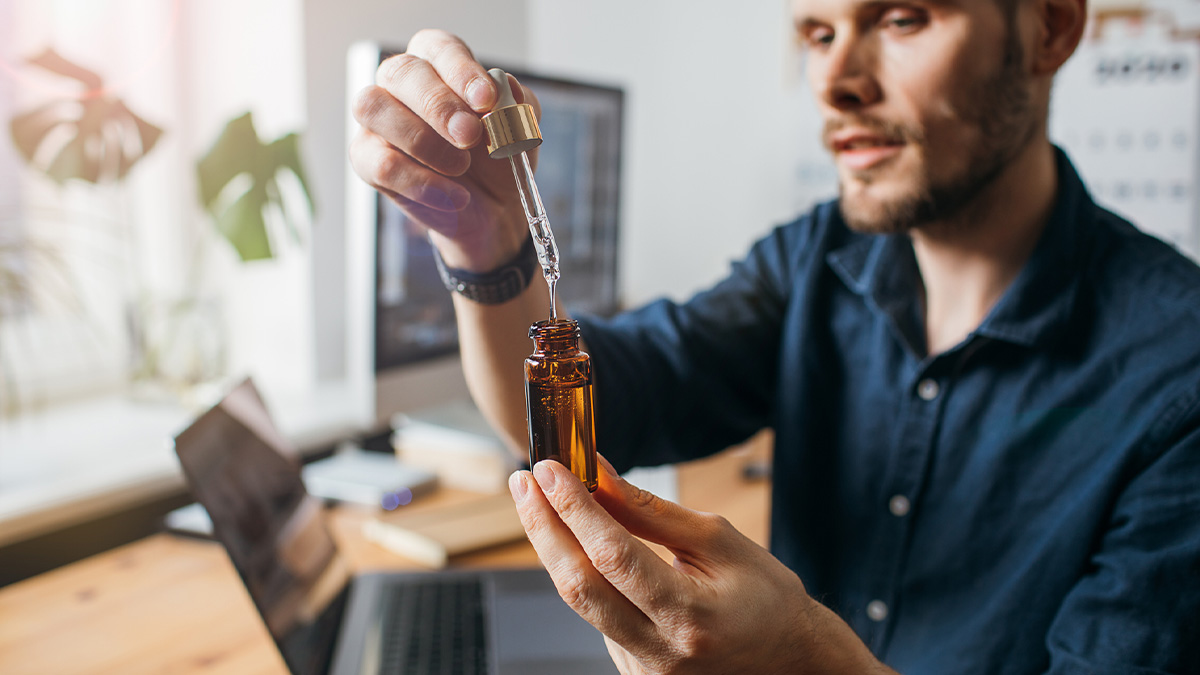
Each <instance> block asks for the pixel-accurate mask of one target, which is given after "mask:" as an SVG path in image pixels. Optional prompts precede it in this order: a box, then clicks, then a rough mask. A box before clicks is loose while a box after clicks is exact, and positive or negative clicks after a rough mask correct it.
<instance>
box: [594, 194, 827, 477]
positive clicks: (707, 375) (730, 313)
mask: <svg viewBox="0 0 1200 675" xmlns="http://www.w3.org/2000/svg"><path fill="white" fill-rule="evenodd" d="M807 221H808V218H807V217H806V218H803V219H801V220H800V221H797V222H796V223H793V224H791V225H788V226H783V227H781V228H777V229H776V230H775V231H774V232H772V233H771V234H770V235H769V236H767V237H766V238H764V239H762V240H760V241H759V242H757V243H756V244H755V245H754V247H753V248H752V249H751V251H750V253H749V255H747V257H746V258H745V259H743V260H741V261H740V262H736V263H734V265H733V267H732V270H731V272H730V274H729V276H728V277H726V278H725V279H724V280H722V281H721V282H719V283H718V284H717V285H716V286H714V287H713V288H711V289H709V290H706V291H704V292H702V293H699V294H697V295H696V296H695V297H693V298H692V299H690V300H689V301H687V302H686V303H682V304H678V303H674V302H669V301H666V300H660V301H657V302H654V303H651V304H650V305H647V306H645V307H643V308H641V309H638V310H635V311H630V312H626V313H624V314H620V315H618V316H617V317H615V318H612V319H608V320H601V319H597V318H594V317H580V319H579V320H580V324H581V330H582V335H583V341H584V344H585V346H586V349H587V351H588V352H589V354H591V356H592V363H593V369H594V372H595V396H596V445H597V449H598V451H599V452H600V453H601V454H602V455H604V456H605V457H607V458H608V459H609V461H610V462H612V463H613V465H614V466H615V467H616V468H617V470H619V471H624V470H626V469H628V468H630V467H632V466H653V465H658V464H665V463H670V462H677V461H682V460H686V459H692V458H696V457H702V456H705V455H708V454H711V453H714V452H717V451H719V450H721V449H724V448H726V447H728V446H730V445H732V444H734V443H737V442H740V441H742V440H745V439H746V438H748V437H749V436H750V435H752V434H753V433H754V432H755V431H757V430H759V429H761V428H763V427H764V426H768V425H769V424H770V420H771V410H772V406H773V402H774V398H775V396H774V394H775V392H774V388H775V384H776V379H777V377H778V375H777V364H778V359H779V345H780V332H781V324H782V321H783V316H784V313H785V310H786V305H787V303H788V296H789V293H790V291H791V285H792V284H791V278H792V276H793V267H794V266H795V264H796V258H797V257H800V256H801V255H802V253H801V252H802V251H803V250H804V249H805V248H806V247H805V243H804V240H805V239H806V238H807V237H808V234H807V232H808V222H807Z"/></svg>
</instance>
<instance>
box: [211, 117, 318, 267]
mask: <svg viewBox="0 0 1200 675" xmlns="http://www.w3.org/2000/svg"><path fill="white" fill-rule="evenodd" d="M285 170H286V171H291V172H292V173H293V174H295V175H296V177H297V179H298V180H299V181H300V188H301V191H302V193H303V194H304V198H305V200H306V201H307V203H308V209H309V213H310V214H311V213H313V200H312V195H311V193H310V192H309V189H308V182H307V180H306V177H305V173H304V168H303V166H302V163H301V161H300V152H299V137H298V136H297V135H296V134H287V135H285V136H282V137H280V138H278V139H276V140H274V141H272V142H271V143H269V144H264V143H263V142H262V141H260V140H259V138H258V132H257V131H255V129H254V119H253V117H252V116H251V114H250V113H245V114H244V115H241V116H239V117H236V118H234V119H232V120H230V121H229V123H227V124H226V125H225V128H224V129H223V130H222V131H221V134H220V135H219V136H218V137H217V140H216V142H214V143H213V146H212V148H210V149H209V151H208V153H207V154H205V155H204V156H203V157H201V158H200V160H199V161H198V162H197V163H196V178H197V181H198V183H199V196H200V202H201V203H202V204H203V205H204V208H205V209H206V210H207V211H208V212H209V214H211V215H212V216H213V218H214V219H216V220H217V229H218V231H220V232H221V234H222V235H224V236H225V237H226V238H227V239H229V242H230V243H231V244H233V247H234V249H235V250H236V251H237V252H238V255H239V256H241V258H242V260H258V259H262V258H269V257H271V255H272V252H271V246H270V236H269V233H268V232H267V228H266V221H265V218H264V216H263V211H264V210H265V209H267V208H269V207H272V206H274V207H277V208H278V209H279V211H280V213H282V214H283V220H284V223H285V225H286V226H287V228H288V231H289V233H290V234H291V235H292V238H293V239H294V240H296V241H300V231H299V229H298V227H297V222H298V219H297V218H296V215H297V214H292V213H289V212H288V209H287V207H285V205H284V203H283V199H282V198H281V197H280V194H279V189H278V185H277V183H276V180H277V176H278V174H279V173H280V172H281V171H285ZM242 175H246V176H247V177H248V178H249V180H248V183H249V187H248V188H246V191H245V192H244V193H243V194H242V195H240V196H238V197H237V198H236V201H235V202H234V203H233V204H232V205H231V206H230V207H228V208H223V206H222V202H225V201H227V200H228V199H229V198H230V195H228V194H226V188H227V187H228V185H229V184H230V182H231V181H233V180H234V179H235V178H237V177H238V176H242Z"/></svg>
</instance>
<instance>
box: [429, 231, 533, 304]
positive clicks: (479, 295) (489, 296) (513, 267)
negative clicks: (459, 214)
mask: <svg viewBox="0 0 1200 675" xmlns="http://www.w3.org/2000/svg"><path fill="white" fill-rule="evenodd" d="M433 259H434V262H435V263H436V264H437V270H438V275H439V276H440V277H441V279H442V285H444V286H445V287H446V290H448V291H451V292H452V293H458V294H459V295H461V296H463V297H465V298H467V299H468V300H471V301H474V302H477V303H479V304H482V305H500V304H503V303H506V302H508V301H510V300H512V299H514V298H516V297H517V296H519V295H521V294H522V293H523V292H524V291H525V289H526V288H528V287H529V284H530V283H531V282H532V281H533V279H534V277H535V276H536V274H537V269H538V260H537V253H536V251H535V249H534V246H533V239H532V238H530V237H525V242H524V244H523V245H522V246H521V248H520V250H518V251H517V254H516V255H515V256H513V257H512V258H510V259H509V260H507V261H505V262H503V263H501V264H500V265H499V266H497V267H495V268H494V269H490V270H488V271H486V272H476V271H473V270H470V269H464V268H456V267H452V266H450V265H449V264H447V263H446V261H445V260H444V259H443V257H442V254H441V252H440V251H439V249H438V247H437V246H436V245H435V246H434V247H433Z"/></svg>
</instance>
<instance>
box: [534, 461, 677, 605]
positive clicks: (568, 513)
mask: <svg viewBox="0 0 1200 675" xmlns="http://www.w3.org/2000/svg"><path fill="white" fill-rule="evenodd" d="M533 474H534V476H535V478H536V479H537V483H538V485H539V486H540V487H541V492H542V494H543V495H544V497H545V498H546V500H547V501H548V502H549V503H550V505H551V506H553V508H554V511H555V512H556V513H557V514H558V517H559V519H560V520H561V521H562V523H563V524H564V525H566V527H567V528H569V529H570V534H571V535H573V537H574V539H576V540H577V541H578V542H579V545H580V546H582V548H583V551H584V553H585V554H586V555H587V560H588V562H590V563H591V565H590V566H591V567H592V568H595V570H596V571H597V572H599V573H600V574H601V575H603V577H604V579H605V580H607V581H608V582H609V583H610V584H612V586H613V587H614V588H616V589H617V590H618V591H620V592H621V594H622V595H624V596H625V597H626V598H628V599H629V600H630V601H631V602H633V604H634V605H636V606H637V607H638V609H640V610H642V612H644V613H645V614H646V615H647V616H649V617H650V618H651V619H653V618H655V617H656V616H657V615H658V614H659V613H661V612H662V611H663V610H665V609H669V608H670V607H671V605H672V603H674V602H675V601H677V600H678V598H679V597H680V596H681V595H683V593H684V591H685V589H684V588H682V587H681V586H680V584H681V578H680V577H679V575H678V574H677V573H676V572H675V570H674V569H672V567H671V566H670V565H669V564H667V563H666V562H664V561H663V559H662V558H660V557H659V556H658V554H656V553H655V552H654V551H652V550H650V548H649V547H648V546H646V545H645V544H644V543H642V542H641V541H639V540H638V539H637V538H636V537H634V536H633V535H632V534H630V533H629V532H628V531H627V530H626V529H625V528H624V527H622V526H621V524H620V523H618V522H617V521H615V520H614V519H613V517H612V516H611V515H609V514H608V512H607V511H605V510H604V509H603V508H601V506H600V505H599V504H597V503H596V501H595V500H594V499H593V498H592V495H591V493H589V492H588V491H587V488H585V487H584V486H583V483H581V482H579V479H578V478H576V477H575V475H574V474H573V473H571V472H570V471H568V470H567V468H566V467H565V466H563V465H562V464H560V463H559V462H555V461H542V462H538V463H537V464H536V465H534V467H533ZM532 540H533V536H532V535H531V536H530V541H532ZM535 547H536V544H535Z"/></svg>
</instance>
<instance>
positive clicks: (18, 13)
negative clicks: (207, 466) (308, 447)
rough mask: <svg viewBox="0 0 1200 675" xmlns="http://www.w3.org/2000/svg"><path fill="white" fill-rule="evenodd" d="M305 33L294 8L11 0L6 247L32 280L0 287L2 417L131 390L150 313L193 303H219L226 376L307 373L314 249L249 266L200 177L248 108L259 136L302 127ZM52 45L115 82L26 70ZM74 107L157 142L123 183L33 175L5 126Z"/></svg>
mask: <svg viewBox="0 0 1200 675" xmlns="http://www.w3.org/2000/svg"><path fill="white" fill-rule="evenodd" d="M301 40H302V26H301V7H300V0H255V1H254V2H245V0H0V65H2V66H3V68H2V70H0V121H2V122H3V125H4V128H3V133H2V134H0V243H2V242H4V241H13V240H18V239H19V240H20V241H22V242H23V244H24V247H25V248H24V251H23V252H20V253H19V254H17V255H13V254H11V252H10V255H9V256H8V257H6V258H0V265H4V264H5V260H8V263H7V264H8V265H9V267H10V268H11V267H14V266H16V267H20V268H21V269H22V270H24V274H25V277H26V281H27V282H28V288H27V289H26V290H25V291H23V292H13V291H10V292H9V293H8V296H9V297H7V298H6V297H3V294H4V290H3V287H0V409H3V408H4V407H5V406H7V407H8V408H10V409H11V408H13V407H14V404H15V406H16V407H21V406H28V405H30V404H37V403H45V402H53V401H55V400H59V399H62V398H65V397H71V396H79V395H92V394H96V393H104V392H113V391H118V390H120V389H121V388H122V387H124V386H125V385H126V384H127V382H128V380H129V372H130V368H131V362H132V359H134V358H135V357H136V355H137V353H136V352H137V350H136V346H135V345H134V344H133V343H134V342H136V339H134V338H135V336H136V333H137V332H136V331H132V330H131V327H130V324H131V320H133V319H138V320H140V321H144V320H145V317H144V316H143V317H141V318H140V319H139V318H138V312H139V307H140V308H142V309H145V308H146V307H154V306H156V305H157V306H161V305H162V304H164V303H171V302H174V301H175V300H178V299H179V298H181V297H189V296H191V297H202V298H205V299H206V300H207V301H211V302H212V303H213V305H214V307H216V309H215V310H214V312H213V313H212V314H211V318H212V321H211V322H209V323H213V324H219V325H215V326H214V325H208V326H200V327H199V328H200V329H202V330H214V331H219V332H220V339H221V342H222V345H221V348H222V349H223V350H224V358H225V361H226V363H225V367H226V369H227V370H229V371H240V372H241V373H243V374H254V375H258V376H259V377H260V378H261V379H265V380H267V381H268V382H274V383H276V385H277V386H294V385H295V384H296V381H297V379H298V378H300V379H303V378H304V377H305V375H306V372H307V370H308V369H307V368H306V364H307V362H308V361H310V360H311V359H310V357H309V355H308V354H307V353H306V351H307V350H308V349H310V345H309V344H308V342H307V341H306V339H305V335H306V334H307V333H311V328H310V326H309V314H308V312H309V311H310V310H309V309H308V306H309V304H310V301H309V298H308V292H307V289H308V288H309V283H308V277H307V274H308V267H309V266H308V262H307V261H308V258H307V253H306V252H305V251H304V250H303V248H302V247H294V246H293V247H292V248H291V249H289V248H286V247H284V248H282V249H280V250H279V251H278V255H277V259H276V260H273V261H268V262H264V263H246V264H242V263H239V262H238V261H237V259H236V256H235V255H234V254H233V251H232V249H231V248H230V247H229V246H228V245H226V244H225V243H224V242H223V241H222V240H220V239H219V238H217V237H215V236H214V228H213V224H212V222H211V220H210V219H209V218H208V216H207V215H206V214H205V213H204V211H203V210H202V209H201V207H200V206H199V203H198V200H197V196H196V177H195V166H196V161H197V160H198V159H199V158H200V157H201V156H203V155H204V153H205V152H207V150H208V149H209V147H211V145H212V143H213V142H214V141H215V139H216V138H217V136H218V135H219V134H220V132H221V130H222V128H223V127H224V125H225V123H226V122H228V121H229V120H232V119H233V118H235V117H238V116H240V115H241V114H243V113H245V112H247V111H250V112H252V113H253V115H254V121H255V124H256V126H257V130H258V133H259V136H260V138H262V139H264V140H265V141H270V140H272V139H274V138H276V137H278V136H280V135H282V134H284V133H288V132H293V131H296V132H302V130H303V127H304V104H303V102H304V91H303V74H304V64H303V54H302V49H301V47H300V45H301ZM47 49H52V50H54V52H55V53H57V54H58V55H60V56H61V57H62V58H64V59H66V60H67V61H70V62H72V63H75V64H78V65H80V66H83V67H85V68H87V69H88V70H90V71H92V72H94V73H95V74H97V75H99V76H100V77H101V78H102V80H103V87H102V88H101V89H100V90H98V91H87V89H88V88H87V87H86V86H82V85H80V83H79V82H76V81H72V80H70V79H69V78H64V77H62V76H59V75H55V74H53V73H50V72H47V71H46V70H45V69H42V68H38V67H36V66H33V65H30V64H29V63H28V59H30V58H31V57H34V56H35V55H38V54H42V53H44V52H45V51H46V50H47ZM72 97H74V98H75V99H80V98H83V97H107V98H109V99H112V100H119V101H121V102H122V103H124V104H125V105H126V106H127V107H128V109H129V110H130V111H132V113H133V114H135V115H137V116H138V117H140V118H142V119H143V120H145V121H146V122H148V123H149V124H151V125H154V126H156V127H158V128H161V129H162V131H163V133H162V135H161V136H160V137H159V138H158V139H157V142H156V143H155V145H154V146H153V147H152V149H151V150H150V152H149V153H147V154H146V155H145V157H143V158H142V159H140V160H139V161H138V162H137V163H136V164H135V165H134V166H133V167H132V169H131V170H130V171H129V173H128V174H127V175H126V176H125V177H124V178H123V179H121V180H109V181H102V182H100V183H98V184H93V183H89V182H86V181H83V180H66V181H64V182H62V183H61V184H60V183H58V182H56V181H55V180H52V179H51V178H49V177H48V176H47V175H46V174H45V173H44V172H41V171H38V170H37V169H36V168H33V167H30V166H27V165H26V163H25V161H24V160H23V159H21V158H20V157H19V155H18V153H17V152H16V151H15V149H14V144H13V140H12V137H11V135H10V133H9V126H10V123H11V120H13V119H14V118H15V117H17V116H19V115H21V114H22V113H26V112H28V111H30V110H34V109H36V108H38V107H39V106H42V105H45V104H46V103H48V102H50V101H53V100H58V99H71V98H72ZM54 140H55V139H54V138H52V137H51V136H47V138H46V143H45V146H44V147H45V148H52V147H53V145H54V143H53V141H54ZM51 152H52V151H51ZM318 198H319V195H318ZM0 255H3V250H2V249H0ZM39 256H42V257H39ZM18 259H20V260H22V262H13V261H14V260H18ZM197 265H199V267H197ZM22 266H23V267H22ZM265 298H271V299H272V300H273V303H274V316H273V317H272V321H270V322H268V321H267V320H266V319H264V317H263V314H264V312H263V307H262V305H261V303H262V302H263V301H264V299H265ZM195 328H197V327H196V326H193V329H195Z"/></svg>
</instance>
